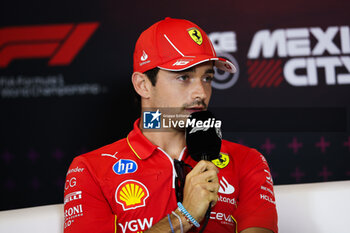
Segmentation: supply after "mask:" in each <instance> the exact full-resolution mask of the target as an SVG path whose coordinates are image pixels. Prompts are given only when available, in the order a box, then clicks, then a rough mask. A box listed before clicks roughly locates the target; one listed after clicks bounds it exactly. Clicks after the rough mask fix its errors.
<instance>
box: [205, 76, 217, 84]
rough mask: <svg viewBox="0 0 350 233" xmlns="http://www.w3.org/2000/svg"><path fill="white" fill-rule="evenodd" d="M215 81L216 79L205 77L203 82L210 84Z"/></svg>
mask: <svg viewBox="0 0 350 233" xmlns="http://www.w3.org/2000/svg"><path fill="white" fill-rule="evenodd" d="M213 79H214V77H212V76H208V77H204V78H203V81H204V82H207V83H210V82H211V81H213Z"/></svg>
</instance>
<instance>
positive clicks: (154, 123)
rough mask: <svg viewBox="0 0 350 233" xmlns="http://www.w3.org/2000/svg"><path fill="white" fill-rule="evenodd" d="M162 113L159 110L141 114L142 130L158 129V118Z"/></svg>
mask: <svg viewBox="0 0 350 233" xmlns="http://www.w3.org/2000/svg"><path fill="white" fill-rule="evenodd" d="M161 115H162V113H160V112H159V109H158V110H157V111H156V112H150V111H145V112H143V128H144V129H160V126H161V124H160V116H161Z"/></svg>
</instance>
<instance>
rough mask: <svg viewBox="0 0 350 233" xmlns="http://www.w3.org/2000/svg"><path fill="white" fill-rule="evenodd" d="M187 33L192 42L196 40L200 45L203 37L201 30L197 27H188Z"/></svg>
mask: <svg viewBox="0 0 350 233" xmlns="http://www.w3.org/2000/svg"><path fill="white" fill-rule="evenodd" d="M188 34H189V35H190V37H191V38H192V40H193V41H194V42H196V43H197V44H198V45H201V44H202V42H203V37H202V34H201V32H200V31H199V30H198V29H197V28H190V29H188Z"/></svg>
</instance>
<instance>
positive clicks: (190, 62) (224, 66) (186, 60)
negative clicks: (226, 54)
mask: <svg viewBox="0 0 350 233" xmlns="http://www.w3.org/2000/svg"><path fill="white" fill-rule="evenodd" d="M208 61H214V65H215V66H216V67H217V68H218V69H220V70H223V71H226V72H229V73H235V72H236V71H237V69H236V67H235V66H234V65H233V64H232V62H230V61H229V60H226V59H224V58H221V57H208V56H205V57H204V56H201V57H199V56H197V57H195V58H192V57H182V58H179V59H175V60H172V61H170V62H167V63H164V64H162V65H160V66H158V68H160V69H162V70H168V71H183V70H186V69H188V68H191V67H193V66H196V65H199V64H201V63H203V62H208Z"/></svg>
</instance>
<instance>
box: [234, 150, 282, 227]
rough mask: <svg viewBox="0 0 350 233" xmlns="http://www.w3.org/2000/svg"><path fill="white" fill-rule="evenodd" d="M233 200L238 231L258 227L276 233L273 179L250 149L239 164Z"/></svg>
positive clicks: (267, 169) (262, 157)
mask: <svg viewBox="0 0 350 233" xmlns="http://www.w3.org/2000/svg"><path fill="white" fill-rule="evenodd" d="M239 177H240V179H239V196H238V200H237V212H236V213H237V214H235V216H234V217H235V220H236V222H237V230H238V232H240V231H242V230H244V229H246V228H249V227H262V228H267V229H270V230H272V231H273V232H274V233H277V232H278V227H277V211H276V204H275V195H274V191H273V180H272V176H271V174H270V169H269V166H268V164H267V162H266V159H265V158H264V156H263V155H261V154H260V153H259V152H258V151H256V150H254V149H251V150H250V151H249V152H248V154H247V156H246V157H245V158H244V160H243V161H242V166H241V167H240V172H239Z"/></svg>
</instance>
